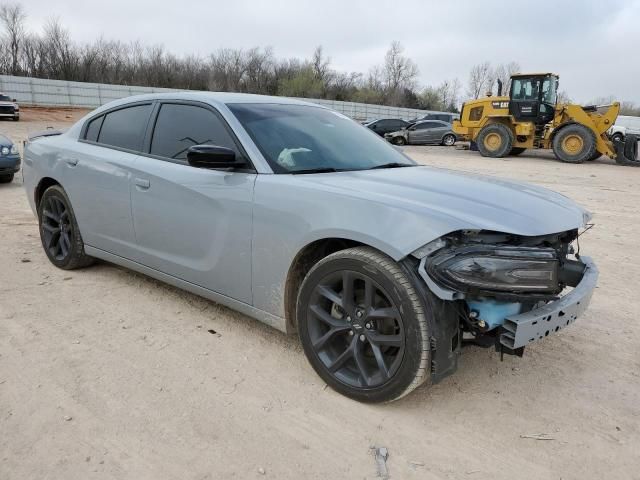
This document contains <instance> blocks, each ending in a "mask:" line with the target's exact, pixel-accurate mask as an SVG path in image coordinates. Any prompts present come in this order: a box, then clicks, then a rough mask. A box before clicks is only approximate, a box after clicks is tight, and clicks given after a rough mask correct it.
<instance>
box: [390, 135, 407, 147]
mask: <svg viewBox="0 0 640 480" xmlns="http://www.w3.org/2000/svg"><path fill="white" fill-rule="evenodd" d="M391 143H392V144H394V145H406V144H407V140H406V139H405V138H404V137H393V138H392V139H391Z"/></svg>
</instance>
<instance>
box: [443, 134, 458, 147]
mask: <svg viewBox="0 0 640 480" xmlns="http://www.w3.org/2000/svg"><path fill="white" fill-rule="evenodd" d="M454 143H456V136H455V135H451V134H449V135H445V136H444V137H443V138H442V145H444V146H445V147H451V146H452V145H453V144H454Z"/></svg>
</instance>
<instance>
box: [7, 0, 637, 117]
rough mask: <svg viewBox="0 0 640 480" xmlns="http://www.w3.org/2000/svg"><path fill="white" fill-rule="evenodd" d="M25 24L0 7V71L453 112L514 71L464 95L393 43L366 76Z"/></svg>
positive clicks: (488, 73)
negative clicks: (431, 78) (423, 77)
mask: <svg viewBox="0 0 640 480" xmlns="http://www.w3.org/2000/svg"><path fill="white" fill-rule="evenodd" d="M26 20H27V14H26V11H25V10H24V8H23V6H22V5H21V4H19V3H9V4H0V26H1V27H2V34H1V37H0V73H3V74H8V75H20V76H29V77H38V78H50V79H56V80H71V81H79V82H96V83H110V84H118V85H140V86H149V87H166V88H177V89H190V90H212V91H226V92H243V93H258V94H264V95H282V96H289V97H306V98H325V99H331V100H342V101H353V102H362V103H372V104H378V105H390V106H398V107H408V108H419V109H425V110H440V111H452V112H456V111H458V108H459V107H460V104H461V101H462V100H464V99H466V98H478V97H480V96H483V95H485V94H486V93H487V92H488V91H492V92H493V93H494V94H495V93H497V92H496V84H497V79H501V81H502V83H503V92H507V91H508V88H509V76H510V75H511V74H512V73H514V72H516V71H519V70H520V66H519V64H518V63H516V62H509V63H507V64H504V65H497V66H492V65H491V64H490V63H489V62H484V63H480V64H477V65H474V66H472V67H471V70H470V72H469V78H468V81H467V84H466V89H464V90H463V86H462V83H461V82H460V80H459V79H458V78H452V79H447V80H444V81H443V82H442V83H440V84H439V85H427V86H421V85H419V83H418V76H419V70H418V67H417V65H416V63H415V62H414V61H413V60H412V59H411V58H409V57H408V56H407V55H405V52H404V49H403V47H402V45H401V44H400V43H399V42H396V41H394V42H392V43H391V44H390V46H389V49H388V50H387V52H386V54H385V56H384V58H382V59H381V63H380V64H379V65H376V66H374V67H372V68H371V69H370V70H369V71H368V72H367V73H360V72H340V71H337V70H335V69H333V68H332V67H331V59H330V57H328V56H327V55H326V54H325V51H324V50H323V48H322V46H318V47H316V49H315V50H314V52H313V53H312V55H311V57H310V58H303V59H300V58H288V59H283V58H278V57H277V56H276V55H275V52H274V50H273V48H271V47H254V48H250V49H235V48H219V49H218V50H216V51H214V52H212V53H211V54H210V55H208V56H207V57H198V56H195V55H184V56H177V55H175V54H173V53H171V52H169V51H167V50H166V49H165V48H164V46H162V45H145V44H143V43H142V42H140V41H135V42H129V43H125V42H122V41H119V40H109V39H105V38H98V39H96V40H95V41H93V42H90V43H84V44H79V43H76V42H74V41H73V39H72V38H71V35H70V34H69V31H68V30H67V29H66V28H65V27H64V26H63V25H62V23H61V22H60V20H58V19H50V20H49V21H48V22H47V23H46V24H45V26H44V28H43V29H42V31H41V32H30V31H28V30H27V28H26ZM565 96H566V95H565ZM567 98H568V97H567ZM627 106H628V107H633V105H627Z"/></svg>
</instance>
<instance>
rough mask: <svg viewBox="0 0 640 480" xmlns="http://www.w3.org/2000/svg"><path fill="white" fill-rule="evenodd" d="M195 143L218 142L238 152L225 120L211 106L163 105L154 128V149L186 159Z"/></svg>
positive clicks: (152, 145)
mask: <svg viewBox="0 0 640 480" xmlns="http://www.w3.org/2000/svg"><path fill="white" fill-rule="evenodd" d="M192 145H218V146H221V147H227V148H231V149H232V150H234V151H236V153H238V152H237V148H236V145H235V143H234V141H233V139H232V138H231V135H230V134H229V132H228V131H227V129H226V128H225V126H224V123H223V122H222V120H221V119H220V118H218V116H217V115H216V114H214V113H213V112H212V111H211V110H208V109H206V108H201V107H196V106H193V105H176V104H171V103H167V104H164V105H162V107H161V108H160V113H159V114H158V119H157V120H156V126H155V128H154V130H153V139H152V141H151V153H152V154H153V155H160V156H162V157H167V158H175V159H179V160H186V158H187V150H188V149H189V147H191V146H192Z"/></svg>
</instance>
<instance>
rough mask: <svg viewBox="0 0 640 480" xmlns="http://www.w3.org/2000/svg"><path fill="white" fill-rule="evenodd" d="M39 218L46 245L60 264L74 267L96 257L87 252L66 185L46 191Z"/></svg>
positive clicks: (91, 261)
mask: <svg viewBox="0 0 640 480" xmlns="http://www.w3.org/2000/svg"><path fill="white" fill-rule="evenodd" d="M38 220H39V224H40V240H41V241H42V247H43V248H44V251H45V253H46V254H47V257H48V258H49V260H50V261H51V263H53V264H54V265H55V266H56V267H58V268H62V269H63V270H73V269H75V268H81V267H86V266H88V265H90V264H91V263H93V258H91V257H89V256H88V255H87V254H85V253H84V242H83V241H82V237H81V236H80V229H79V228H78V223H77V222H76V217H75V215H74V214H73V208H71V202H70V201H69V197H67V194H66V193H65V191H64V190H63V189H62V187H60V186H58V185H54V186H52V187H49V188H48V189H47V190H45V192H44V193H43V194H42V198H41V199H40V203H39V204H38Z"/></svg>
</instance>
